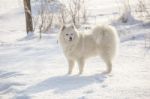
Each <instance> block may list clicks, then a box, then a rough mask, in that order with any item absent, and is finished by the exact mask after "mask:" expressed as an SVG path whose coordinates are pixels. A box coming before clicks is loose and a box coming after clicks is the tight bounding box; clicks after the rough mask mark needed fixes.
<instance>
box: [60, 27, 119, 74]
mask: <svg viewBox="0 0 150 99" xmlns="http://www.w3.org/2000/svg"><path fill="white" fill-rule="evenodd" d="M59 42H60V44H61V46H62V48H63V52H64V54H65V56H66V58H67V60H68V64H69V69H68V74H71V73H72V70H73V67H74V64H75V62H77V63H78V65H79V74H82V73H83V69H84V64H85V60H86V59H87V58H89V57H92V56H97V55H98V56H100V57H101V58H102V59H103V60H104V62H105V63H106V65H107V71H105V73H110V72H111V70H112V61H113V59H114V57H115V56H116V53H117V49H118V35H117V32H116V30H115V28H113V27H112V26H109V25H98V26H96V27H95V28H93V29H92V31H91V32H90V33H80V32H78V31H77V30H76V29H75V28H74V26H68V27H66V26H63V27H62V29H61V32H60V34H59Z"/></svg>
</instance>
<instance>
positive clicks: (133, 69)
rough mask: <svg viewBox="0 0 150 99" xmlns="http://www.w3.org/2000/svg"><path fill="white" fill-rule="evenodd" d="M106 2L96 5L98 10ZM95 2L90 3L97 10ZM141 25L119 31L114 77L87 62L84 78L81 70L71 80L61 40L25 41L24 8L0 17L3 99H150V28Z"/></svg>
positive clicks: (97, 62)
mask: <svg viewBox="0 0 150 99" xmlns="http://www.w3.org/2000/svg"><path fill="white" fill-rule="evenodd" d="M2 1H3V2H4V1H7V3H8V4H9V1H10V3H12V0H2ZM2 1H0V2H2ZM102 1H103V0H97V6H98V5H99V4H101V3H102ZM114 1H115V0H114ZM93 2H95V0H94V1H93ZM93 2H92V0H91V1H90V2H89V3H90V4H91V5H90V7H91V8H92V10H93V9H94V8H95V6H94V5H93V4H94V3H93ZM107 2H111V0H105V2H104V1H103V3H102V4H103V6H102V7H104V9H105V8H108V10H106V11H108V13H109V14H114V12H115V10H114V9H112V6H113V5H115V4H114V3H115V2H113V3H109V5H110V7H108V5H107ZM17 3H18V2H17ZM17 3H16V4H17ZM111 4H112V5H111ZM0 5H2V3H0ZM105 5H106V7H105ZM9 6H10V5H9ZM1 7H2V6H1ZM7 7H8V6H6V8H7ZM8 8H9V7H8ZM91 8H90V9H91ZM114 8H115V7H114ZM116 8H117V7H116ZM96 9H99V10H97V11H101V10H102V11H103V12H104V10H103V9H101V7H96ZM100 9H101V10H100ZM0 10H4V9H0ZM111 10H112V12H111ZM96 13H98V12H96ZM99 13H100V14H101V12H99ZM104 14H106V13H104ZM102 17H103V16H102ZM107 18H109V17H105V19H106V20H107ZM103 19H104V17H103ZM103 19H101V20H102V21H103ZM107 21H108V20H107ZM142 24H143V23H140V22H138V23H134V24H119V25H116V27H117V29H118V31H119V33H120V32H121V34H120V35H121V36H120V39H121V43H120V51H119V56H118V58H117V60H116V62H115V64H114V66H113V71H112V73H111V74H109V75H103V74H101V73H102V72H103V71H104V70H105V67H106V66H105V64H104V62H103V61H102V60H101V59H99V58H98V57H96V58H91V59H89V60H88V61H87V63H86V66H85V71H84V73H83V75H77V73H78V71H77V70H78V69H77V68H78V67H75V69H74V71H73V74H72V75H66V73H67V62H66V59H65V57H64V55H63V53H62V51H61V48H60V46H59V44H57V34H45V35H43V38H42V40H39V39H38V38H34V39H31V40H30V39H26V37H25V36H26V33H25V22H24V13H23V8H19V7H18V6H15V7H10V9H9V10H8V9H7V11H6V12H5V11H4V12H3V13H0V99H149V98H150V60H149V59H150V49H149V48H145V40H144V35H145V34H149V33H150V25H144V26H143V25H142ZM123 34H124V35H123Z"/></svg>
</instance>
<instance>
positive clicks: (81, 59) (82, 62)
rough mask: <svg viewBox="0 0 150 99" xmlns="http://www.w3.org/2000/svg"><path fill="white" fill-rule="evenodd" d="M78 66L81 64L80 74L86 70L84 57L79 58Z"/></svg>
mask: <svg viewBox="0 0 150 99" xmlns="http://www.w3.org/2000/svg"><path fill="white" fill-rule="evenodd" d="M78 66H79V74H82V73H83V71H84V59H83V58H80V59H78Z"/></svg>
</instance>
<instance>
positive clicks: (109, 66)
mask: <svg viewBox="0 0 150 99" xmlns="http://www.w3.org/2000/svg"><path fill="white" fill-rule="evenodd" d="M101 57H102V59H103V60H104V62H105V63H106V65H107V69H106V71H105V72H104V74H108V73H110V72H111V71H112V59H111V57H110V56H109V55H108V53H103V54H102V55H101Z"/></svg>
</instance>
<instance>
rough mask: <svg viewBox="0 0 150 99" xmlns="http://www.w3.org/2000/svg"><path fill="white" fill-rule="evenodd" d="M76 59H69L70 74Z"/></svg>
mask: <svg viewBox="0 0 150 99" xmlns="http://www.w3.org/2000/svg"><path fill="white" fill-rule="evenodd" d="M74 63H75V62H74V61H73V60H68V65H69V67H68V74H71V73H72V70H73V67H74Z"/></svg>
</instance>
